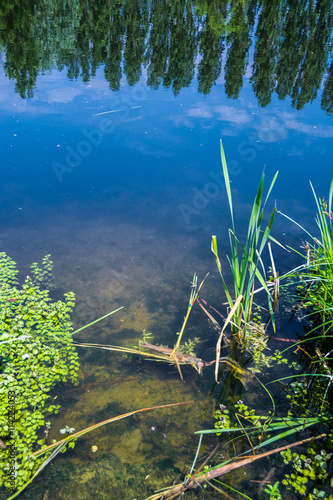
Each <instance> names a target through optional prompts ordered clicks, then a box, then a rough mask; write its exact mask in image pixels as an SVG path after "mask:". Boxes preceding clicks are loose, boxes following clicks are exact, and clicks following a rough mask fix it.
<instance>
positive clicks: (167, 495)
mask: <svg viewBox="0 0 333 500" xmlns="http://www.w3.org/2000/svg"><path fill="white" fill-rule="evenodd" d="M325 436H326V434H320V436H316V437H310V438H308V439H303V440H302V441H297V443H292V444H288V445H286V446H282V447H281V448H276V449H275V450H270V451H266V452H265V453H261V454H260V455H252V456H251V457H248V458H245V459H244V460H240V461H239V462H233V463H231V464H226V465H223V466H221V467H218V468H217V469H212V470H210V471H209V472H206V473H204V474H200V475H199V476H196V479H195V481H193V480H192V478H191V480H190V481H189V482H188V483H186V484H184V483H181V484H177V485H176V486H172V487H171V488H169V489H165V490H164V491H163V492H161V493H157V494H156V495H153V496H151V497H149V498H147V499H146V500H171V499H172V498H176V497H177V496H179V495H181V494H182V493H184V492H185V491H186V490H188V489H194V488H197V487H198V485H199V484H200V483H203V482H204V481H210V480H211V479H214V478H216V477H219V476H223V475H225V474H228V473H229V472H231V471H233V470H235V469H239V468H240V467H244V466H245V465H248V464H250V463H252V462H254V461H255V460H259V459H260V458H265V457H268V456H269V455H273V454H274V453H279V452H280V451H284V450H287V449H288V448H293V447H295V446H301V445H302V444H305V443H308V442H309V441H313V440H315V439H321V438H323V437H325Z"/></svg>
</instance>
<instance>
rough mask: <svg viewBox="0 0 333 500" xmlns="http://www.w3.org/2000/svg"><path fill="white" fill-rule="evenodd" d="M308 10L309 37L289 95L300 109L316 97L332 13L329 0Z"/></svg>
mask: <svg viewBox="0 0 333 500" xmlns="http://www.w3.org/2000/svg"><path fill="white" fill-rule="evenodd" d="M311 7H312V8H311V10H310V11H309V21H308V26H309V37H308V42H307V45H306V52H305V55H304V59H303V61H302V64H301V66H300V69H299V71H298V75H297V78H296V81H295V85H294V87H293V90H292V93H291V96H292V102H293V105H294V106H295V107H296V108H297V109H302V108H303V107H304V105H305V104H306V103H307V102H311V101H313V100H314V99H315V98H316V97H317V92H318V89H319V87H320V84H321V81H322V79H323V76H324V74H325V70H326V67H327V59H328V50H327V49H326V48H327V46H328V45H329V43H330V37H331V33H332V27H333V14H332V10H331V9H332V7H331V2H330V0H323V1H321V2H318V4H317V5H315V6H314V5H312V6H311Z"/></svg>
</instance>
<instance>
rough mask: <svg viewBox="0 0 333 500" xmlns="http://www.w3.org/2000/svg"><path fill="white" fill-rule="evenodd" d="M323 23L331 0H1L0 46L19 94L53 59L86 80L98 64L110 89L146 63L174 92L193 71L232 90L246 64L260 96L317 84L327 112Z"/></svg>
mask: <svg viewBox="0 0 333 500" xmlns="http://www.w3.org/2000/svg"><path fill="white" fill-rule="evenodd" d="M332 24H333V13H332V0H317V1H312V0H311V1H307V0H284V1H282V0H233V1H232V2H221V1H220V0H209V1H208V0H84V1H83V0H72V1H68V0H67V1H63V0H2V1H1V4H0V51H1V54H2V60H3V67H4V71H5V74H6V76H7V77H8V78H10V79H12V80H14V81H15V85H16V91H17V92H18V93H19V94H20V96H21V97H22V98H25V97H32V96H33V92H34V89H35V87H36V82H37V77H38V75H39V74H42V73H45V72H47V71H50V70H52V69H54V68H57V69H59V70H63V69H66V71H67V75H68V78H70V79H77V78H81V79H82V80H83V81H84V82H89V81H90V79H91V78H93V77H94V76H95V74H96V71H97V68H98V67H100V66H103V67H104V74H105V78H106V80H107V81H108V82H109V84H110V89H111V90H113V91H117V90H119V88H120V82H121V78H122V77H123V76H124V75H125V76H126V79H127V82H128V84H129V85H135V84H136V83H138V82H139V80H140V78H141V77H142V74H143V69H144V68H146V72H147V78H146V83H147V85H148V86H149V87H150V88H152V89H157V88H159V87H160V86H164V87H165V88H171V89H172V91H173V93H174V94H175V95H177V94H178V93H179V92H180V91H181V89H182V88H185V87H188V86H189V85H190V84H191V83H192V82H193V81H194V79H195V77H197V82H198V91H199V92H201V93H203V94H204V95H208V94H209V92H210V91H211V89H212V87H213V86H214V84H215V83H216V81H217V80H218V78H219V77H220V75H221V74H223V76H224V83H225V92H226V95H227V96H228V97H229V98H234V99H235V98H237V97H238V96H239V94H240V92H241V89H242V86H243V80H244V75H245V72H246V71H247V74H249V73H250V82H251V83H252V87H253V91H254V94H255V95H256V97H257V99H258V103H259V105H260V106H267V105H268V104H269V103H270V101H271V99H272V95H273V93H274V92H276V94H277V95H278V97H279V99H285V98H286V97H288V96H289V97H290V98H291V100H292V105H293V106H294V107H296V108H297V109H301V108H302V107H304V105H305V104H306V103H308V102H311V101H313V100H314V99H315V98H316V97H317V95H318V91H319V90H320V89H322V88H323V92H322V98H321V105H322V108H323V109H324V110H325V111H326V112H327V113H332V92H333V89H332V87H333V84H332V80H333V77H332V71H333V70H332V62H331V59H332V45H333V44H332ZM251 44H252V45H253V47H252V49H251ZM250 54H253V56H251V62H252V64H251V67H249V60H250ZM222 61H224V66H223V64H222Z"/></svg>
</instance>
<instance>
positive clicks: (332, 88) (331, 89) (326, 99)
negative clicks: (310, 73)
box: [321, 62, 333, 114]
mask: <svg viewBox="0 0 333 500" xmlns="http://www.w3.org/2000/svg"><path fill="white" fill-rule="evenodd" d="M321 107H322V108H323V109H325V111H326V112H327V113H330V114H331V113H333V62H332V63H331V67H330V69H329V72H328V77H327V79H326V81H325V85H324V92H323V97H322V99H321Z"/></svg>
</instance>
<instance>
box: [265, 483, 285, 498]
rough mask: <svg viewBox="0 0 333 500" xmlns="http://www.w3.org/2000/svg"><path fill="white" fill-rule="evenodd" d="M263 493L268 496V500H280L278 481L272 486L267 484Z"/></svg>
mask: <svg viewBox="0 0 333 500" xmlns="http://www.w3.org/2000/svg"><path fill="white" fill-rule="evenodd" d="M264 491H265V493H267V494H268V495H269V500H282V496H281V493H280V490H279V482H278V481H277V482H276V483H275V484H274V485H273V486H272V485H271V484H268V485H267V486H266V488H265V489H264Z"/></svg>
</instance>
